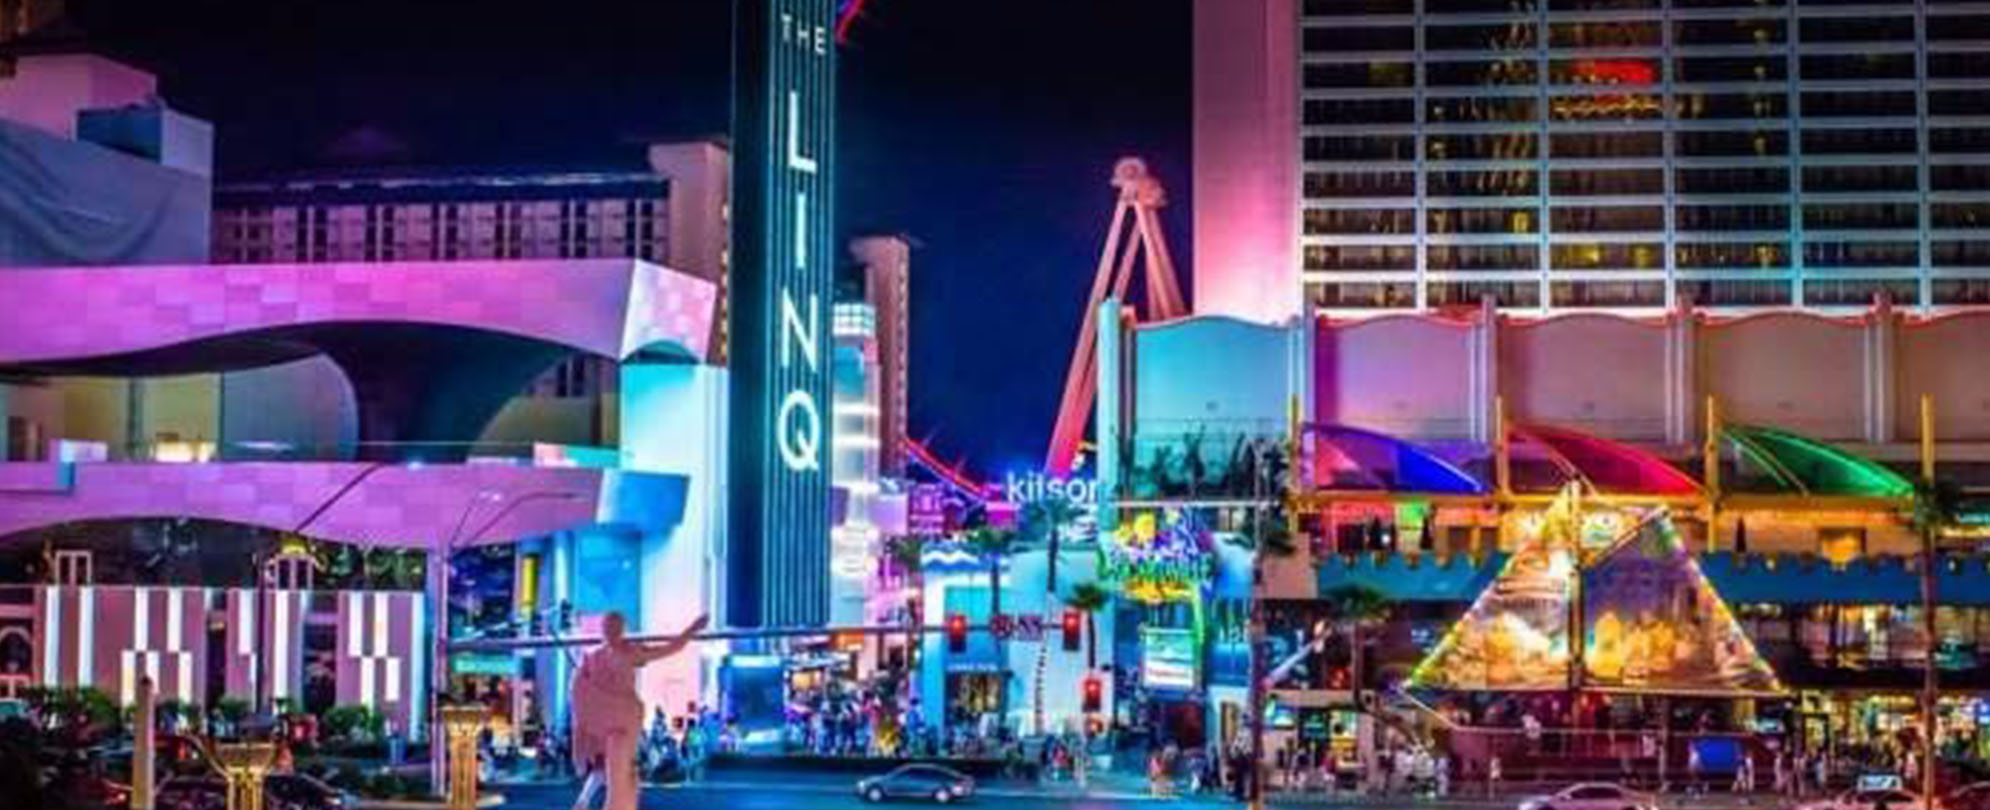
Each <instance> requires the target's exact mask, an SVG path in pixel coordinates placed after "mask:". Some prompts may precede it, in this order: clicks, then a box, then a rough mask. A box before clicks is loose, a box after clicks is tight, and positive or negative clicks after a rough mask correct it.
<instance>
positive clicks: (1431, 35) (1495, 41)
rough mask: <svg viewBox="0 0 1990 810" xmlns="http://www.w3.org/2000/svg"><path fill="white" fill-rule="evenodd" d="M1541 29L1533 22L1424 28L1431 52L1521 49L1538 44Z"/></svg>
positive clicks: (1426, 41)
mask: <svg viewBox="0 0 1990 810" xmlns="http://www.w3.org/2000/svg"><path fill="white" fill-rule="evenodd" d="M1537 30H1538V29H1537V28H1536V27H1535V25H1534V23H1533V22H1532V21H1527V22H1512V23H1497V24H1493V25H1434V26H1430V27H1428V28H1426V29H1424V35H1423V43H1424V49H1425V50H1430V51H1517V50H1527V49H1531V48H1533V47H1534V39H1535V37H1536V36H1538V34H1537V33H1536V31H1537Z"/></svg>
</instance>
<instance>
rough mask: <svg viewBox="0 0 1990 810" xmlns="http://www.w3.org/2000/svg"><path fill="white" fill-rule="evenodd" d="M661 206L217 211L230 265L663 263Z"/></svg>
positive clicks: (608, 202)
mask: <svg viewBox="0 0 1990 810" xmlns="http://www.w3.org/2000/svg"><path fill="white" fill-rule="evenodd" d="M668 210H669V209H668V206H667V205H664V204H663V203H662V202H661V201H659V200H655V199H602V200H544V201H527V202H491V203H404V204H391V205H312V206H294V207H291V206H286V207H254V208H236V209H228V208H223V209H217V210H216V211H215V213H214V222H215V240H214V244H215V256H216V258H217V259H218V260H220V261H226V262H251V263H255V262H285V261H298V262H313V261H399V260H445V261H446V260H453V259H523V258H586V257H590V256H599V257H629V258H642V259H648V260H652V261H656V260H661V259H662V258H664V256H665V253H666V251H665V243H666V241H667V235H668V233H669V223H668Z"/></svg>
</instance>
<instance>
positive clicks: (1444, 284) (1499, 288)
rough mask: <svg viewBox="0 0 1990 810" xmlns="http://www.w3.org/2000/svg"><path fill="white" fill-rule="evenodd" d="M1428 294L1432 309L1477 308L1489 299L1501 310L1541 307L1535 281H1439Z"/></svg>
mask: <svg viewBox="0 0 1990 810" xmlns="http://www.w3.org/2000/svg"><path fill="white" fill-rule="evenodd" d="M1426 294H1427V295H1428V296H1429V301H1428V303H1429V304H1430V306H1433V307H1453V306H1478V305H1479V301H1481V300H1483V299H1484V298H1486V297H1488V296H1490V297H1491V298H1492V299H1493V301H1494V302H1495V303H1497V304H1498V305H1499V306H1502V307H1536V306H1540V305H1541V285H1540V284H1537V283H1535V282H1532V281H1438V282H1431V284H1430V285H1429V288H1428V290H1427V292H1426Z"/></svg>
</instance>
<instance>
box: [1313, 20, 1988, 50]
mask: <svg viewBox="0 0 1990 810" xmlns="http://www.w3.org/2000/svg"><path fill="white" fill-rule="evenodd" d="M1914 22H1915V21H1914V17H1913V16H1912V15H1903V16H1859V17H1805V18H1802V19H1800V20H1798V21H1797V39H1798V42H1799V43H1801V44H1804V45H1809V44H1814V43H1846V42H1905V43H1911V42H1914V41H1915V39H1914V27H1915V26H1914ZM1547 31H1548V34H1547V44H1548V47H1550V48H1570V49H1578V48H1657V47H1660V46H1662V45H1664V44H1665V41H1664V40H1665V36H1664V35H1665V29H1664V28H1663V27H1662V24H1661V23H1657V22H1648V21H1609V22H1555V23H1548V24H1547ZM1540 32H1541V24H1540V23H1537V22H1536V21H1534V20H1524V19H1523V20H1514V21H1511V22H1497V23H1476V24H1469V25H1425V26H1424V27H1423V50H1424V51H1426V52H1429V51H1517V50H1533V49H1535V48H1536V47H1538V46H1539V45H1540V44H1541V33H1540ZM1927 39H1928V41H1930V42H1968V41H1973V40H1984V39H1990V15H1985V14H1951V15H1930V16H1929V17H1928V30H1927ZM1788 40H1789V28H1788V25H1787V23H1786V21H1785V20H1783V19H1782V18H1780V17H1758V18H1744V19H1714V20H1679V21H1676V22H1674V23H1673V24H1672V42H1673V45H1674V46H1676V47H1692V46H1695V45H1780V44H1783V43H1785V42H1787V41H1788ZM1300 47H1301V48H1303V49H1304V50H1305V51H1306V52H1308V53H1350V52H1354V53H1366V52H1374V51H1414V50H1417V28H1416V27H1415V26H1412V25H1347V24H1344V23H1338V22H1336V23H1333V24H1325V25H1309V26H1307V27H1306V28H1305V29H1304V32H1303V34H1302V35H1301V37H1300Z"/></svg>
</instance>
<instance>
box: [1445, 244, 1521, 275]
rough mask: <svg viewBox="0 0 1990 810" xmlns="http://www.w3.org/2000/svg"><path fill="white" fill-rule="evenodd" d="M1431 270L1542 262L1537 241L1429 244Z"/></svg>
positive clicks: (1498, 267)
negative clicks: (1531, 242) (1526, 242)
mask: <svg viewBox="0 0 1990 810" xmlns="http://www.w3.org/2000/svg"><path fill="white" fill-rule="evenodd" d="M1425 250H1426V251H1427V254H1426V255H1427V258H1426V264H1427V266H1428V268H1429V269H1431V270H1533V269H1536V268H1538V267H1540V266H1541V259H1540V255H1541V254H1540V252H1539V246H1537V245H1430V246H1428V247H1426V248H1425Z"/></svg>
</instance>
